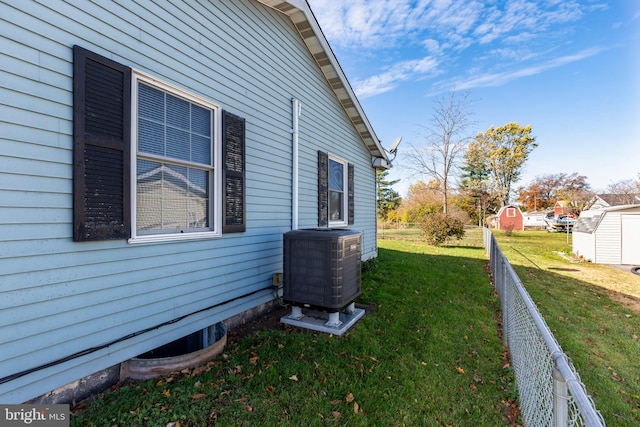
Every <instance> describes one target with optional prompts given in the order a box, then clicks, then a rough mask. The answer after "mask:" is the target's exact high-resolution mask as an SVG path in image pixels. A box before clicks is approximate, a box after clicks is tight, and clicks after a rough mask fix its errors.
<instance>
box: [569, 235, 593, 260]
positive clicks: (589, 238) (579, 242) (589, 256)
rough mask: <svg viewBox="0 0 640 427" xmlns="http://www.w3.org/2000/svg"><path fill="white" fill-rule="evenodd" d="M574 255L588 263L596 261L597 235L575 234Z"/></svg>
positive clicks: (573, 237)
mask: <svg viewBox="0 0 640 427" xmlns="http://www.w3.org/2000/svg"><path fill="white" fill-rule="evenodd" d="M571 239H572V246H573V253H574V254H576V255H578V256H581V257H582V258H583V259H585V260H586V261H593V260H594V259H595V235H594V234H593V233H580V232H575V231H574V232H573V235H572V238H571Z"/></svg>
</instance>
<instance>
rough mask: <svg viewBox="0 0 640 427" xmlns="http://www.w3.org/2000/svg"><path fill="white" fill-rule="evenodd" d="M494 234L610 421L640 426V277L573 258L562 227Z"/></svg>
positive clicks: (622, 424)
mask: <svg viewBox="0 0 640 427" xmlns="http://www.w3.org/2000/svg"><path fill="white" fill-rule="evenodd" d="M495 236H496V238H497V240H498V244H499V245H500V247H501V249H502V251H503V252H504V254H505V255H506V256H507V258H508V259H509V261H510V263H511V264H512V265H513V267H514V269H515V271H516V273H517V274H518V276H519V277H520V279H521V280H522V282H523V283H524V285H525V287H526V288H527V291H528V292H529V294H530V295H531V297H532V298H533V300H534V301H535V302H536V304H537V306H538V309H539V310H540V312H541V313H542V315H543V317H544V318H545V320H546V322H547V324H548V325H549V327H550V328H551V330H552V332H553V334H554V336H555V337H556V340H557V341H558V343H559V344H560V346H561V347H562V349H563V350H564V351H565V353H566V354H567V355H568V356H569V357H570V358H571V359H572V361H573V363H574V366H575V367H576V369H577V370H578V372H579V374H580V376H581V379H582V381H583V382H584V383H585V385H586V388H587V391H588V392H589V394H590V395H591V396H592V397H593V399H594V401H595V404H596V407H597V408H598V409H599V410H600V412H601V413H602V414H603V416H604V418H605V421H606V423H607V426H610V427H611V426H632V425H633V426H637V425H640V340H639V339H638V336H640V276H637V275H633V274H631V273H629V272H627V271H622V270H619V269H616V268H613V267H609V266H604V265H597V264H591V263H573V262H571V261H570V260H569V259H567V258H568V257H567V256H566V255H565V256H563V255H562V254H570V253H571V240H570V239H571V236H568V237H569V242H568V243H567V235H566V234H563V233H546V232H544V231H542V232H537V231H525V232H514V233H513V234H512V235H511V236H510V237H506V236H505V235H504V234H503V233H501V232H495Z"/></svg>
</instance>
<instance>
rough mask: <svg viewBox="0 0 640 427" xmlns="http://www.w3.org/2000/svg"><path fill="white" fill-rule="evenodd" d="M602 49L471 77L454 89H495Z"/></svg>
mask: <svg viewBox="0 0 640 427" xmlns="http://www.w3.org/2000/svg"><path fill="white" fill-rule="evenodd" d="M602 50H603V49H600V48H592V49H586V50H583V51H581V52H578V53H576V54H574V55H566V56H562V57H559V58H555V59H553V60H550V61H548V62H546V63H544V64H539V65H534V66H530V67H526V68H521V69H518V70H513V71H505V72H502V73H489V74H484V75H479V76H476V77H472V78H470V79H467V80H460V81H458V82H456V83H455V88H456V89H458V90H468V89H473V88H478V87H496V86H502V85H504V84H507V83H509V82H511V81H513V80H517V79H519V78H522V77H529V76H534V75H536V74H540V73H542V72H544V71H547V70H550V69H553V68H557V67H561V66H563V65H566V64H569V63H572V62H576V61H581V60H583V59H586V58H589V57H591V56H594V55H597V54H598V53H600V52H602Z"/></svg>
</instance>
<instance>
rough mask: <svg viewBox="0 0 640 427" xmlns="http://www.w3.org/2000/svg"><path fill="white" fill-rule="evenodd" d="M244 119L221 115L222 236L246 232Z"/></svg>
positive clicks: (225, 114)
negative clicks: (223, 234)
mask: <svg viewBox="0 0 640 427" xmlns="http://www.w3.org/2000/svg"><path fill="white" fill-rule="evenodd" d="M245 197H246V195H245V120H244V119H243V118H242V117H238V116H236V115H233V114H231V113H229V112H227V111H223V112H222V206H223V209H224V213H223V217H222V232H223V233H241V232H243V231H245V230H246V210H245V203H246V199H245Z"/></svg>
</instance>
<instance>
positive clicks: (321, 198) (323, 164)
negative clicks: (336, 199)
mask: <svg viewBox="0 0 640 427" xmlns="http://www.w3.org/2000/svg"><path fill="white" fill-rule="evenodd" d="M328 226H329V155H328V154H327V153H325V152H324V151H318V227H328Z"/></svg>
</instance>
